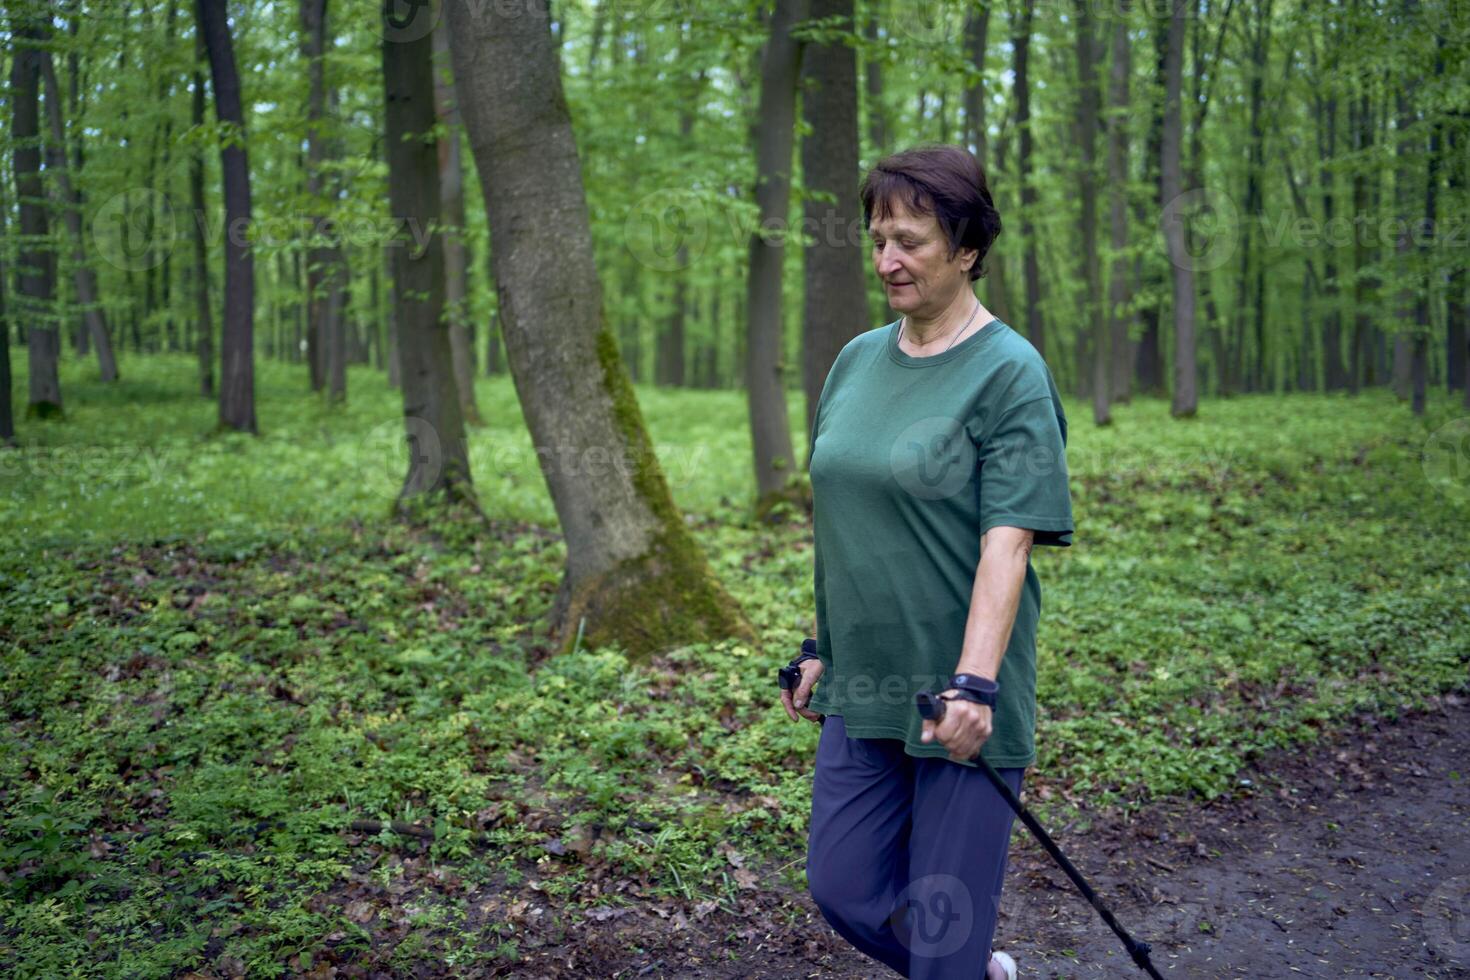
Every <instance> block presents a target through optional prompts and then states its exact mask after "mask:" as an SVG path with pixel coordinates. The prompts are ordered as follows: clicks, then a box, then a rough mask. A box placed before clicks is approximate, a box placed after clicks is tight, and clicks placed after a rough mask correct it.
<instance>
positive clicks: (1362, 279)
mask: <svg viewBox="0 0 1470 980" xmlns="http://www.w3.org/2000/svg"><path fill="white" fill-rule="evenodd" d="M1361 84H1365V85H1366V84H1367V83H1366V81H1364V82H1362V83H1361ZM1348 114H1349V116H1350V118H1351V123H1350V125H1351V127H1352V131H1353V152H1354V155H1355V156H1359V157H1360V158H1361V157H1362V156H1365V155H1366V154H1367V153H1368V151H1369V147H1371V146H1372V144H1373V115H1372V112H1371V103H1370V101H1369V96H1368V93H1367V92H1363V93H1361V94H1360V95H1359V97H1358V99H1357V100H1356V102H1355V103H1353V104H1351V105H1350V106H1349V111H1348ZM1368 176H1369V175H1368V173H1367V168H1364V167H1354V168H1353V214H1354V215H1366V214H1368V213H1369V212H1368V210H1367V209H1368ZM1372 261H1373V256H1372V253H1371V251H1370V250H1369V248H1368V242H1367V236H1366V235H1363V234H1362V233H1361V232H1360V231H1359V233H1357V234H1354V235H1353V272H1354V275H1353V308H1354V309H1355V310H1356V311H1357V313H1356V314H1355V315H1354V317H1353V336H1352V343H1351V346H1350V348H1349V354H1348V390H1349V391H1350V392H1351V393H1352V394H1354V395H1356V394H1357V393H1358V391H1359V390H1360V388H1361V386H1362V384H1363V381H1364V378H1365V377H1366V374H1367V371H1368V365H1367V363H1366V362H1367V360H1368V328H1369V326H1370V325H1371V323H1372V315H1371V314H1370V313H1369V312H1368V302H1369V296H1370V295H1371V293H1372V290H1373V289H1374V288H1376V287H1375V286H1374V284H1373V282H1372V280H1373V278H1374V276H1373V274H1372V273H1370V272H1368V266H1369V265H1371V264H1372Z"/></svg>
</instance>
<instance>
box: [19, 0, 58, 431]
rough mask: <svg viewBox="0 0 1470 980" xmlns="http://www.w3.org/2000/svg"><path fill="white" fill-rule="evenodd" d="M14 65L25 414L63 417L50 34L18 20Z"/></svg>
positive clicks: (28, 19)
mask: <svg viewBox="0 0 1470 980" xmlns="http://www.w3.org/2000/svg"><path fill="white" fill-rule="evenodd" d="M14 25H15V29H14V33H13V35H12V41H13V43H14V55H13V60H12V61H11V64H10V99H11V109H10V111H11V118H10V132H11V141H12V143H11V145H12V146H13V147H14V148H15V196H16V198H17V201H18V203H19V206H20V234H21V243H20V246H19V249H18V255H17V256H16V264H17V266H18V270H17V272H18V275H17V277H16V278H17V279H18V280H19V282H18V285H19V290H18V293H17V295H16V298H15V299H16V304H15V312H16V314H17V319H18V320H19V321H20V322H21V323H22V324H24V325H25V331H26V342H27V346H28V347H29V349H30V393H29V398H28V401H27V403H26V415H27V416H28V417H32V418H49V417H52V416H59V415H61V414H62V409H61V377H60V375H59V374H58V373H57V358H58V357H59V356H60V354H61V334H60V331H59V330H58V329H57V325H56V319H55V317H56V303H55V298H56V256H55V254H54V253H53V252H52V250H51V246H50V244H49V235H50V227H49V222H48V221H47V218H46V188H45V185H44V182H43V181H42V179H41V138H40V136H41V129H40V98H41V62H42V50H41V46H42V45H43V44H44V43H45V38H46V31H45V29H44V28H43V27H42V25H41V23H40V21H37V20H34V19H33V18H31V17H29V16H26V17H16V18H15V19H14Z"/></svg>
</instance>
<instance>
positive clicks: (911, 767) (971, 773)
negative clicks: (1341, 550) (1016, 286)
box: [782, 146, 1073, 980]
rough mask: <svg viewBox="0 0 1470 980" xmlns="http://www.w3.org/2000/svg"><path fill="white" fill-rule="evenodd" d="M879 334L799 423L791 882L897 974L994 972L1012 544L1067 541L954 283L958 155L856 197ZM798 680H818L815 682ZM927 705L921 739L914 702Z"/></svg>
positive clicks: (932, 151) (1013, 710) (1025, 410)
mask: <svg viewBox="0 0 1470 980" xmlns="http://www.w3.org/2000/svg"><path fill="white" fill-rule="evenodd" d="M862 204H863V216H864V220H865V222H866V223H867V226H868V231H869V234H870V235H871V237H872V244H873V271H874V272H876V273H877V274H878V278H879V279H880V280H881V281H882V283H883V288H884V290H885V292H886V293H887V296H888V302H889V305H890V306H892V308H893V310H894V312H896V313H899V314H901V316H900V317H899V319H898V320H896V321H895V322H893V323H890V324H889V325H888V326H886V327H884V328H882V329H879V330H871V331H867V332H865V333H861V334H859V335H858V336H856V337H854V338H853V339H852V340H851V341H850V342H849V343H848V344H847V345H846V346H845V347H844V348H843V349H842V352H841V353H840V354H839V355H838V356H837V360H836V362H835V363H834V364H833V365H832V369H831V371H830V373H829V374H828V376H827V381H826V385H825V387H824V388H823V390H822V395H821V400H820V401H819V403H818V406H817V412H816V421H815V425H814V427H813V432H812V441H811V451H810V456H809V461H808V468H809V470H810V472H811V481H812V493H813V501H814V519H813V526H814V537H815V568H814V581H815V599H816V625H817V637H816V645H815V652H814V653H812V652H810V644H808V652H807V653H804V654H803V655H802V656H800V657H798V658H797V659H796V660H794V661H793V663H795V664H797V666H798V667H799V669H800V670H801V672H802V676H801V681H800V684H799V685H798V686H797V687H796V688H795V689H794V690H791V691H784V692H783V693H782V700H783V703H784V704H785V707H786V711H787V713H788V714H789V715H790V716H791V718H792V720H798V719H799V717H805V718H807V719H810V720H812V721H815V722H819V723H820V724H821V726H822V730H821V735H820V738H819V739H818V745H817V753H816V765H815V776H814V779H813V785H812V814H811V833H810V840H809V843H808V851H807V879H808V883H809V886H810V888H811V893H812V897H813V899H814V900H815V901H816V903H817V905H818V907H819V908H820V909H821V910H822V914H823V915H824V916H825V917H826V919H827V921H828V922H830V923H831V924H832V927H833V928H834V929H836V930H837V932H838V933H840V934H841V935H842V936H843V937H845V938H846V939H847V940H848V941H849V942H851V943H852V944H853V945H854V946H856V947H857V948H858V949H860V950H862V951H863V952H864V953H866V954H868V955H869V956H871V957H873V958H875V959H877V960H880V961H882V962H883V963H886V964H888V965H889V966H891V967H893V969H895V970H897V971H899V973H901V974H903V975H904V976H907V977H924V978H937V977H944V978H952V977H971V978H973V977H982V976H984V977H989V978H993V980H1007V978H1012V980H1013V978H1014V977H1015V976H1016V967H1015V963H1014V961H1013V960H1012V959H1011V957H1009V956H1007V955H1006V954H1004V953H997V954H995V955H994V956H993V957H992V950H991V948H990V942H991V937H992V934H993V932H994V930H995V919H996V915H997V912H998V910H999V907H1000V895H1001V886H1002V884H1003V881H1004V878H1005V866H1006V856H1007V851H1008V847H1009V842H1010V831H1011V824H1012V813H1011V810H1010V809H1009V807H1007V805H1006V803H1005V801H1004V800H1003V799H1002V798H1001V796H1000V794H999V793H998V792H997V791H996V789H995V787H994V786H992V785H991V784H990V782H989V781H988V780H987V779H986V778H985V775H984V773H982V772H980V770H979V768H978V767H977V766H976V764H975V762H974V761H973V760H974V758H975V756H976V755H977V754H979V755H980V756H982V757H983V758H984V759H985V760H986V761H988V762H989V763H990V764H991V765H992V766H994V767H995V768H996V770H997V771H998V772H999V774H1000V775H1001V777H1002V778H1003V779H1004V780H1005V781H1006V783H1007V784H1008V785H1009V786H1010V787H1011V788H1012V789H1013V790H1014V791H1015V792H1017V793H1019V792H1020V790H1021V782H1022V777H1023V775H1024V774H1025V770H1026V767H1027V766H1030V765H1033V764H1035V761H1036V745H1035V727H1036V624H1037V619H1038V617H1039V615H1040V612H1041V588H1040V585H1039V583H1038V581H1037V578H1036V573H1035V571H1033V570H1032V568H1031V561H1030V556H1031V549H1032V547H1033V546H1034V545H1059V546H1066V545H1070V544H1071V536H1072V531H1073V527H1072V508H1071V499H1070V496H1069V493H1068V488H1067V468H1066V459H1065V455H1064V452H1065V446H1066V436H1067V420H1066V417H1065V415H1064V414H1063V411H1062V403H1061V399H1060V397H1059V396H1058V394H1057V387H1056V383H1055V381H1054V380H1053V379H1052V376H1051V371H1050V370H1049V369H1048V368H1047V366H1046V363H1045V361H1043V360H1042V358H1041V355H1040V354H1039V353H1037V351H1036V348H1034V347H1032V346H1031V344H1030V342H1029V341H1027V340H1026V338H1024V337H1022V336H1021V335H1020V334H1018V333H1016V332H1015V331H1014V330H1012V329H1011V328H1010V327H1009V326H1007V325H1006V324H1005V323H1003V322H1001V321H1000V320H998V319H996V317H995V316H994V315H993V314H991V313H990V312H989V311H988V310H986V309H985V307H984V305H983V304H982V303H980V301H979V300H978V299H976V297H975V293H974V289H973V287H972V286H971V283H972V282H973V281H974V280H976V279H978V278H980V276H981V275H982V274H983V273H982V271H981V263H982V262H983V261H984V259H985V255H986V253H987V252H988V251H989V250H990V246H991V244H992V242H994V241H995V237H996V235H997V234H999V232H1000V227H1001V225H1000V216H999V214H997V213H996V209H995V205H994V203H993V202H992V200H991V196H990V190H989V188H988V187H987V186H986V180H985V174H984V172H983V171H982V169H981V167H980V165H979V164H978V163H977V162H976V160H975V158H974V156H972V155H971V154H970V153H969V152H968V151H966V150H965V149H963V148H961V147H957V146H926V147H920V148H916V149H911V150H908V151H906V152H903V153H898V154H896V155H894V156H891V157H888V158H887V159H885V160H883V161H881V162H880V163H878V165H877V166H875V167H874V168H873V170H872V171H871V172H870V173H869V174H868V175H867V177H866V179H865V180H864V181H863V185H862ZM819 681H820V683H819ZM921 690H935V691H939V692H941V696H942V697H944V698H945V699H947V700H948V701H949V705H948V710H947V711H946V712H945V714H944V717H943V719H942V720H941V721H940V722H939V724H938V725H937V727H936V726H935V723H934V722H932V721H926V720H924V719H922V718H921V717H920V716H919V714H918V712H917V711H916V709H915V706H914V694H915V692H917V691H921Z"/></svg>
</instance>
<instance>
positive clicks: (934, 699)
mask: <svg viewBox="0 0 1470 980" xmlns="http://www.w3.org/2000/svg"><path fill="white" fill-rule="evenodd" d="M914 700H915V701H916V702H917V703H916V705H915V706H916V707H917V708H918V709H919V714H920V715H922V716H923V717H925V718H927V719H929V720H931V721H933V722H935V723H936V724H938V722H939V721H940V719H942V718H943V717H944V707H945V706H944V702H945V699H944V698H941V697H940V696H939V695H937V694H935V693H934V692H933V691H919V692H918V693H917V694H915V695H914ZM972 761H974V762H975V763H977V764H978V765H979V766H980V771H981V772H983V773H985V777H986V778H987V779H989V780H990V782H991V783H992V784H993V785H994V786H995V788H996V790H997V791H998V792H999V793H1000V795H1001V797H1002V798H1003V799H1004V800H1005V801H1006V803H1007V804H1009V805H1010V808H1011V809H1012V810H1013V811H1015V814H1016V816H1018V817H1020V818H1021V822H1022V823H1024V824H1025V825H1026V827H1027V829H1028V830H1030V831H1031V833H1032V834H1034V835H1036V839H1037V840H1039V841H1040V842H1041V846H1042V847H1044V848H1046V853H1048V854H1050V855H1051V856H1052V858H1053V860H1055V861H1056V862H1057V864H1059V865H1061V866H1062V870H1063V871H1065V872H1066V873H1067V877H1068V878H1071V879H1072V884H1074V885H1076V886H1077V889H1078V890H1079V891H1081V892H1082V897H1083V898H1085V899H1087V901H1088V903H1089V904H1091V905H1092V907H1093V908H1095V909H1097V914H1098V915H1100V916H1102V918H1103V921H1104V922H1106V923H1107V924H1108V926H1109V928H1111V929H1112V930H1113V932H1115V933H1117V936H1118V938H1119V939H1121V940H1123V946H1124V948H1125V949H1127V950H1128V955H1129V956H1131V957H1133V962H1134V963H1136V964H1138V968H1139V969H1140V970H1143V971H1144V972H1145V973H1147V974H1148V975H1149V976H1151V977H1153V978H1154V980H1163V978H1162V977H1160V976H1159V971H1158V970H1156V969H1155V968H1154V965H1153V963H1152V961H1150V960H1149V958H1148V953H1149V950H1150V949H1152V948H1153V947H1151V946H1149V944H1148V943H1144V942H1139V941H1138V940H1136V939H1134V938H1133V937H1132V936H1130V935H1128V930H1127V929H1124V928H1123V927H1122V926H1121V925H1119V923H1118V920H1117V919H1116V918H1114V917H1113V913H1112V912H1110V911H1108V908H1107V906H1106V905H1104V904H1103V903H1102V899H1100V898H1098V897H1097V893H1096V892H1094V891H1093V890H1092V886H1090V885H1089V884H1088V883H1087V879H1085V878H1083V877H1082V872H1080V871H1078V870H1077V869H1076V868H1075V867H1073V866H1072V862H1071V861H1068V860H1067V856H1066V855H1065V854H1063V853H1062V849H1061V848H1059V847H1057V845H1056V844H1055V843H1054V842H1053V841H1052V839H1051V835H1050V834H1048V833H1047V832H1046V830H1045V829H1044V828H1043V827H1042V826H1041V824H1040V823H1038V822H1037V821H1036V818H1035V817H1033V816H1032V815H1031V811H1030V810H1028V809H1026V806H1025V804H1023V803H1022V802H1021V800H1020V799H1019V798H1018V797H1017V796H1016V794H1015V793H1013V792H1012V791H1011V788H1010V786H1008V785H1006V781H1005V780H1004V779H1001V778H1000V773H998V772H996V771H995V769H994V768H993V767H992V766H991V765H990V763H988V762H986V761H985V760H984V759H982V758H981V757H980V756H978V755H977V756H975V758H974V759H973V760H972Z"/></svg>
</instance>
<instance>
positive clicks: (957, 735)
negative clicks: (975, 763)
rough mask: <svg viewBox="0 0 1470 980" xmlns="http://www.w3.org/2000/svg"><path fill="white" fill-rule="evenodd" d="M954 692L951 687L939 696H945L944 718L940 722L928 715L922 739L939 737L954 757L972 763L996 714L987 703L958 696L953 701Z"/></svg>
mask: <svg viewBox="0 0 1470 980" xmlns="http://www.w3.org/2000/svg"><path fill="white" fill-rule="evenodd" d="M954 694H955V691H954V689H953V688H951V689H950V690H947V691H944V692H943V693H942V694H941V695H940V696H941V697H943V698H944V699H945V705H944V717H943V718H941V719H940V720H939V723H938V724H937V725H936V724H935V723H934V721H933V720H931V719H928V718H925V719H924V732H923V735H921V736H920V738H919V741H921V742H932V741H934V739H936V738H938V739H939V744H941V745H943V746H944V747H945V748H947V749H949V757H950V759H951V760H953V761H954V762H969V761H971V760H972V759H974V758H975V756H977V755H979V754H980V747H981V746H983V745H984V744H985V740H986V739H988V738H990V723H991V720H992V716H993V713H992V712H991V710H990V706H989V705H988V704H976V703H975V702H974V701H963V700H960V699H959V698H954V699H953V700H951V697H952V696H953V695H954Z"/></svg>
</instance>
